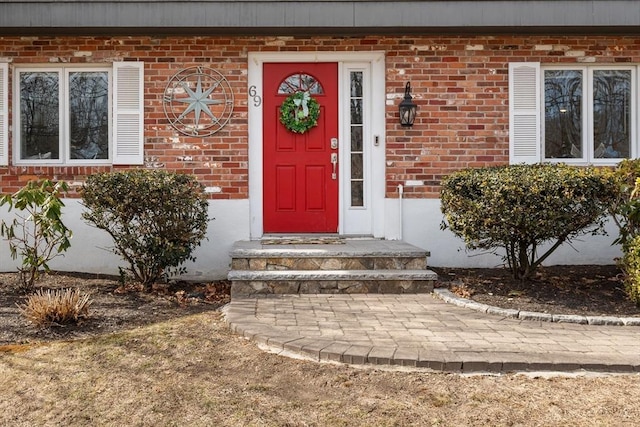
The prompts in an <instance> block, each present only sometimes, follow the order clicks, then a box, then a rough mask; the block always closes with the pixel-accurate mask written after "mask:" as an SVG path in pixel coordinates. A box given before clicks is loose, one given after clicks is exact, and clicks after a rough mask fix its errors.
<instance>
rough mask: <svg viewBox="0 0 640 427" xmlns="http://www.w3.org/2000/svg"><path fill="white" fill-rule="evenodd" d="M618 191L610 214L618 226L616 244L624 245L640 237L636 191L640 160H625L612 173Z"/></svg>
mask: <svg viewBox="0 0 640 427" xmlns="http://www.w3.org/2000/svg"><path fill="white" fill-rule="evenodd" d="M612 176H613V179H615V182H616V186H617V191H616V197H615V198H614V199H613V200H612V202H611V204H610V205H609V214H610V215H611V217H612V218H613V220H614V222H615V223H616V225H617V226H618V230H619V236H618V238H617V239H616V240H615V241H614V243H620V244H622V249H623V251H624V250H625V248H626V245H627V241H629V240H632V239H634V238H635V237H636V236H639V235H640V191H638V190H635V188H636V180H637V179H638V178H640V159H634V160H623V161H621V162H620V163H619V164H618V166H617V167H616V168H615V169H614V170H613V171H612Z"/></svg>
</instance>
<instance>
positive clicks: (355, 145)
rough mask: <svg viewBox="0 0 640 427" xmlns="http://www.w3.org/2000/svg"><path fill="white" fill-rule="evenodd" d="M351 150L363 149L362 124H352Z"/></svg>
mask: <svg viewBox="0 0 640 427" xmlns="http://www.w3.org/2000/svg"><path fill="white" fill-rule="evenodd" d="M351 151H362V126H351Z"/></svg>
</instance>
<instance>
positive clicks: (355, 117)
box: [351, 99, 362, 125]
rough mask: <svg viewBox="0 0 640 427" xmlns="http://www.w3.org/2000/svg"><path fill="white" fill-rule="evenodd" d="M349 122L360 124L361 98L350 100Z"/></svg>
mask: <svg viewBox="0 0 640 427" xmlns="http://www.w3.org/2000/svg"><path fill="white" fill-rule="evenodd" d="M351 124H352V125H357V124H362V99H352V100H351Z"/></svg>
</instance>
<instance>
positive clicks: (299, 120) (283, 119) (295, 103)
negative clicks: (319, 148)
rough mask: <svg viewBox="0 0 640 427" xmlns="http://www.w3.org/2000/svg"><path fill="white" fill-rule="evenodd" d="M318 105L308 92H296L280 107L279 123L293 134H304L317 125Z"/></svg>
mask: <svg viewBox="0 0 640 427" xmlns="http://www.w3.org/2000/svg"><path fill="white" fill-rule="evenodd" d="M318 116H320V105H319V104H318V101H316V100H315V99H313V98H312V97H311V95H309V92H296V93H294V94H292V95H290V96H289V97H287V99H285V100H284V102H283V103H282V105H281V106H280V123H282V124H283V125H284V127H286V128H287V129H288V130H290V131H291V132H295V133H305V132H306V131H308V130H309V129H311V128H312V127H314V126H317V125H318Z"/></svg>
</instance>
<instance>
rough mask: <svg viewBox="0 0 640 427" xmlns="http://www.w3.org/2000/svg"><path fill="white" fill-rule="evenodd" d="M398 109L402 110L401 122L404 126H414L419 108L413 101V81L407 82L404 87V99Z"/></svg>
mask: <svg viewBox="0 0 640 427" xmlns="http://www.w3.org/2000/svg"><path fill="white" fill-rule="evenodd" d="M398 110H399V112H400V124H401V125H402V126H407V127H408V126H413V123H414V122H415V120H416V111H417V110H418V106H417V105H416V104H415V103H414V102H413V98H412V96H411V83H409V82H407V85H406V86H405V88H404V99H403V100H402V102H400V105H398Z"/></svg>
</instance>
